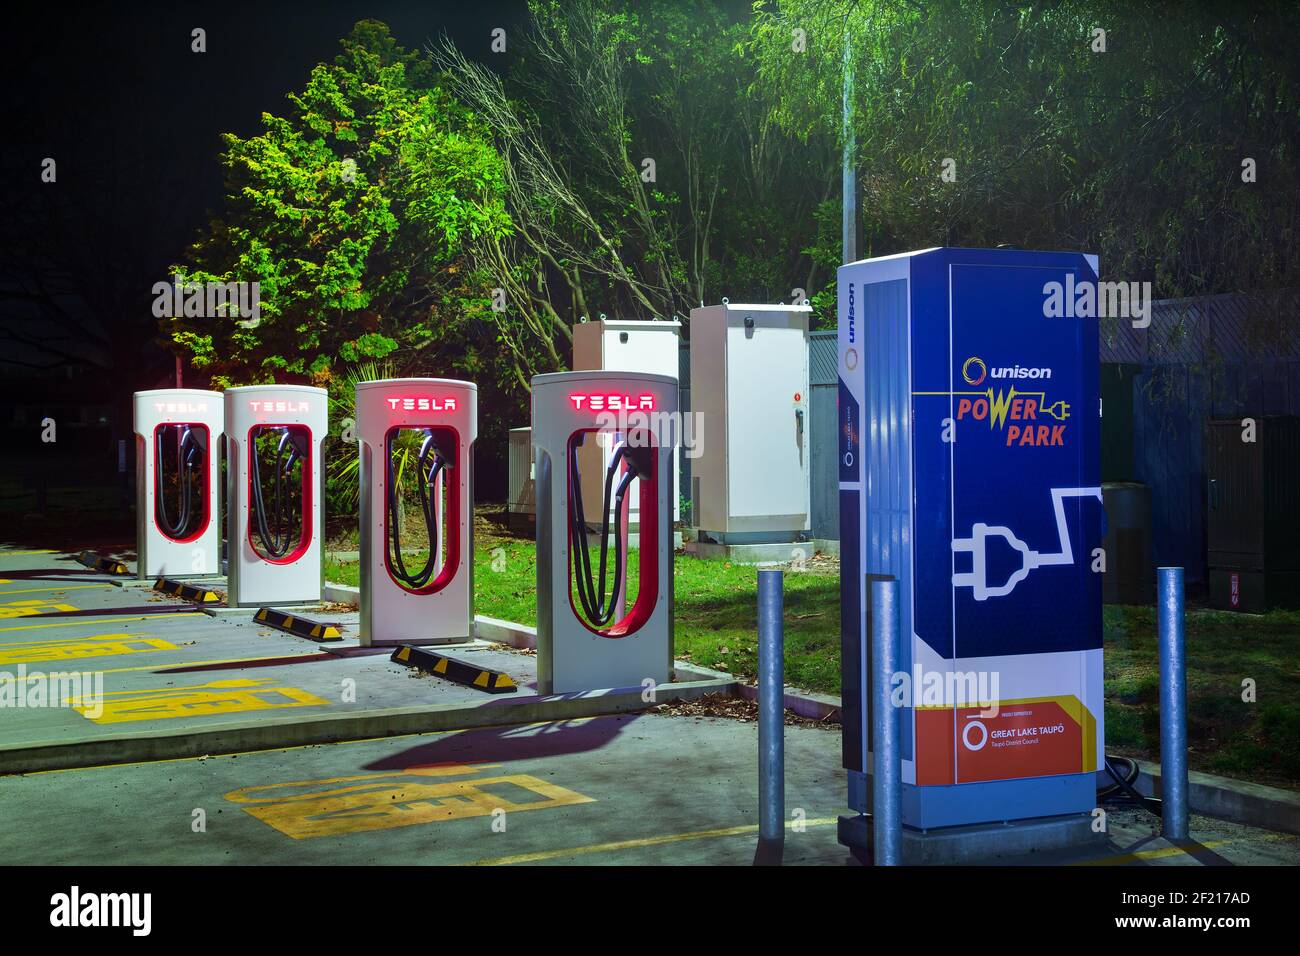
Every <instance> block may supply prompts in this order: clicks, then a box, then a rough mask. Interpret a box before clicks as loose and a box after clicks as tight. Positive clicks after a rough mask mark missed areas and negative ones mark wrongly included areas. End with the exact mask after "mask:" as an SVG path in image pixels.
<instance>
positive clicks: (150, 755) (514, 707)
mask: <svg viewBox="0 0 1300 956" xmlns="http://www.w3.org/2000/svg"><path fill="white" fill-rule="evenodd" d="M729 688H730V685H729V684H727V683H723V682H719V681H688V682H684V683H676V684H660V685H659V687H658V688H657V691H656V700H655V704H662V703H666V702H669V701H674V700H694V699H696V698H698V697H703V696H704V695H706V694H716V693H719V692H726V691H727V690H729ZM641 694H642V688H640V687H634V688H619V689H615V690H607V691H596V692H592V693H587V694H561V695H555V696H551V697H536V696H534V697H518V698H511V699H509V700H505V699H502V698H494V699H492V700H487V701H484V702H482V703H478V704H472V705H469V706H466V705H465V704H447V705H444V706H441V707H394V708H386V709H380V710H362V711H356V712H354V713H350V714H321V715H316V716H312V717H308V718H306V719H303V718H294V717H281V718H271V719H264V720H258V721H236V722H232V723H228V724H220V725H217V726H212V727H205V728H202V729H194V728H189V729H186V730H175V731H170V732H159V731H158V730H157V729H156V728H155V729H153V730H148V731H139V732H136V733H128V734H120V735H116V736H113V737H102V738H93V739H89V740H87V739H81V740H66V741H51V742H48V743H39V744H18V745H10V746H5V747H0V774H22V773H35V772H38V771H45V770H66V769H70V768H74V767H95V766H102V765H105V764H121V763H144V762H147V761H154V760H175V759H182V758H186V757H201V756H205V755H208V754H229V753H243V752H245V751H252V750H278V749H281V748H284V747H301V746H305V745H310V744H329V743H337V742H339V741H343V740H370V739H375V738H381V737H397V736H401V735H403V734H419V733H431V732H437V731H451V730H469V729H473V728H479V727H501V726H511V725H518V724H531V723H544V722H549V721H554V720H573V719H576V718H580V717H600V716H607V715H611V714H625V713H634V712H636V711H641V710H648V709H649V708H651V707H653V706H655V704H647V703H646V702H645V701H644V700H642V699H641Z"/></svg>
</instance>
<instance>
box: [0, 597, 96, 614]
mask: <svg viewBox="0 0 1300 956" xmlns="http://www.w3.org/2000/svg"><path fill="white" fill-rule="evenodd" d="M75 610H77V608H75V607H73V606H72V605H71V604H60V603H59V602H58V601H42V600H40V599H39V598H32V599H30V600H26V601H7V602H4V603H0V618H7V617H32V616H33V615H36V614H48V613H49V612H50V611H75Z"/></svg>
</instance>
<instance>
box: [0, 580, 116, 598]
mask: <svg viewBox="0 0 1300 956" xmlns="http://www.w3.org/2000/svg"><path fill="white" fill-rule="evenodd" d="M12 583H13V582H12V581H0V584H12ZM112 587H113V585H111V584H64V585H62V586H59V587H52V588H17V589H15V590H13V591H0V597H4V596H5V595H7V594H36V593H37V592H40V591H85V590H88V589H90V588H112Z"/></svg>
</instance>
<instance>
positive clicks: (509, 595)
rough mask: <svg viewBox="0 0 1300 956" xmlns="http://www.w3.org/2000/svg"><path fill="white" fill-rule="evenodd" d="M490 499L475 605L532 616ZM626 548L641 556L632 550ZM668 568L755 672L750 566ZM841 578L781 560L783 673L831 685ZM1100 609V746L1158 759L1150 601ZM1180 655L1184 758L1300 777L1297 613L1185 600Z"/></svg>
mask: <svg viewBox="0 0 1300 956" xmlns="http://www.w3.org/2000/svg"><path fill="white" fill-rule="evenodd" d="M496 512H497V513H494V511H493V510H492V509H482V510H480V512H479V515H478V518H477V521H476V524H475V536H476V540H475V555H474V583H475V610H476V612H477V613H479V614H486V615H490V616H491V617H498V618H504V619H506V620H509V621H516V622H519V623H523V624H535V623H536V620H537V593H536V592H537V566H536V554H535V549H534V545H533V541H532V539H531V538H530V537H523V536H518V535H514V534H511V533H510V532H508V531H506V530H504V528H503V527H502V525H501V524H500V522H499V517H498V516H499V509H496ZM351 546H352V547H355V544H353V545H351ZM632 557H633V561H632V565H633V567H635V557H636V555H635V553H634V554H633V556H632ZM409 563H410V562H408V564H409ZM674 570H675V574H676V582H675V584H676V597H677V608H676V615H677V616H676V623H677V630H676V656H677V657H678V658H679V659H682V660H687V661H692V662H694V663H696V664H701V665H703V666H705V667H711V668H715V669H717V670H724V671H727V672H729V673H732V674H735V675H737V676H739V677H742V678H746V679H749V680H753V679H754V677H755V675H756V673H757V663H758V662H757V654H756V646H757V645H756V637H757V635H756V630H757V605H756V576H757V569H755V568H753V567H747V566H741V565H733V564H731V563H730V562H726V561H720V560H702V559H698V558H691V557H687V556H685V555H678V557H677V560H676V561H674ZM325 577H326V580H329V581H335V582H339V583H345V584H356V583H357V580H358V573H357V565H356V563H355V562H354V561H352V562H339V561H337V560H333V559H328V558H327V560H326V565H325ZM839 583H840V579H839V564H838V562H836V561H834V560H825V559H815V560H813V561H812V562H809V564H808V565H807V568H806V570H800V571H795V570H791V569H787V570H786V576H785V643H786V661H785V669H786V680H787V681H788V682H789V683H790V684H793V685H795V686H797V687H802V688H806V689H808V690H813V691H820V692H823V693H827V694H838V693H839V690H840V670H839V668H840V660H839V659H840V654H839V640H840V639H839V626H840V620H839V618H840V611H839ZM1104 621H1105V648H1106V705H1105V706H1106V743H1107V750H1108V751H1109V752H1111V753H1120V754H1127V755H1132V756H1138V757H1144V758H1147V759H1156V760H1158V759H1159V750H1160V730H1159V713H1160V705H1159V696H1158V694H1159V679H1158V665H1157V661H1156V642H1155V612H1154V610H1153V609H1152V608H1143V607H1111V606H1108V607H1107V608H1106V609H1105V615H1104ZM1187 663H1188V678H1187V686H1188V739H1189V741H1190V745H1191V748H1190V754H1189V760H1190V765H1191V767H1192V769H1194V770H1204V771H1207V772H1209V773H1220V774H1224V775H1226V776H1231V777H1238V778H1242V779H1250V780H1255V781H1257V782H1260V783H1270V784H1274V785H1279V786H1285V787H1290V788H1294V789H1300V614H1296V613H1286V612H1275V613H1273V614H1269V615H1264V616H1256V615H1243V614H1228V613H1223V612H1215V611H1207V610H1202V609H1193V610H1192V611H1191V612H1190V614H1189V618H1188V626H1187ZM1246 679H1251V680H1253V681H1254V682H1255V688H1256V696H1257V702H1255V703H1246V702H1244V701H1243V700H1242V692H1243V687H1242V681H1243V680H1246Z"/></svg>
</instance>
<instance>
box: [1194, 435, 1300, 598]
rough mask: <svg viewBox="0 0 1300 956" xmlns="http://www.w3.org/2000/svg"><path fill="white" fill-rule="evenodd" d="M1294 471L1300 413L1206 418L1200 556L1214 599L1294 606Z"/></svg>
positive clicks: (1299, 530)
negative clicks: (1203, 555) (1204, 561)
mask: <svg viewBox="0 0 1300 956" xmlns="http://www.w3.org/2000/svg"><path fill="white" fill-rule="evenodd" d="M1252 423H1253V424H1252ZM1297 473H1300V418H1296V417H1295V416H1292V415H1272V416H1258V417H1254V418H1252V419H1250V420H1249V421H1245V420H1243V419H1240V418H1236V419H1230V420H1227V421H1211V422H1209V424H1208V426H1207V428H1206V437H1205V478H1206V502H1205V505H1206V535H1207V541H1206V550H1207V555H1206V557H1207V559H1208V560H1207V565H1208V567H1209V577H1210V603H1211V604H1213V605H1214V606H1215V607H1217V608H1222V609H1224V610H1229V611H1251V612H1262V611H1265V610H1267V609H1268V608H1271V607H1297V606H1300V480H1298V479H1297Z"/></svg>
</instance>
